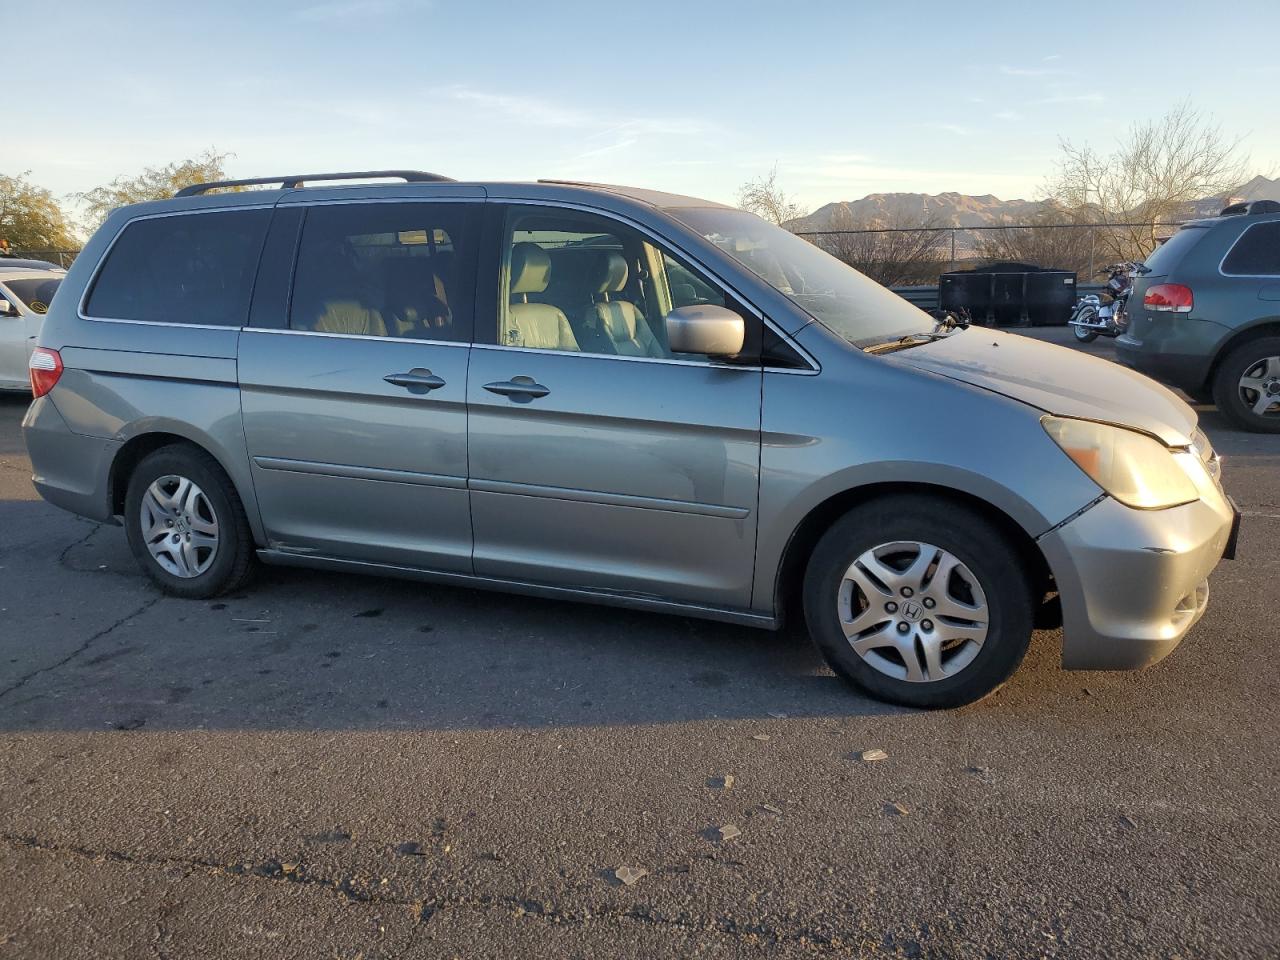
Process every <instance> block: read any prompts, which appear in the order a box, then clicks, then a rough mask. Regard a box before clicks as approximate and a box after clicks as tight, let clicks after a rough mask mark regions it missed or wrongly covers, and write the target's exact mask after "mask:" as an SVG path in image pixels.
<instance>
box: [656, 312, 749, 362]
mask: <svg viewBox="0 0 1280 960" xmlns="http://www.w3.org/2000/svg"><path fill="white" fill-rule="evenodd" d="M746 336H747V328H746V324H744V323H743V322H742V317H740V316H738V315H737V314H736V313H734V312H733V311H732V310H729V309H727V308H725V307H718V306H716V305H715V304H709V303H707V304H695V305H691V306H687V307H676V308H675V309H674V310H672V311H671V312H670V313H668V314H667V344H668V345H669V346H670V347H671V350H672V352H674V353H698V354H703V355H704V356H708V357H733V356H737V355H738V354H739V353H741V352H742V344H743V341H744V340H745V339H746Z"/></svg>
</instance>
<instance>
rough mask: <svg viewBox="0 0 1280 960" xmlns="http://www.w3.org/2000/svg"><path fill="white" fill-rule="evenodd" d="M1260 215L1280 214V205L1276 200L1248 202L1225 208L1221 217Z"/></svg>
mask: <svg viewBox="0 0 1280 960" xmlns="http://www.w3.org/2000/svg"><path fill="white" fill-rule="evenodd" d="M1259 213H1280V203H1277V202H1276V201H1274V200H1246V201H1244V202H1242V203H1233V204H1231V206H1229V207H1223V208H1222V212H1221V213H1220V214H1218V216H1220V217H1242V216H1243V217H1248V216H1253V215H1255V214H1259Z"/></svg>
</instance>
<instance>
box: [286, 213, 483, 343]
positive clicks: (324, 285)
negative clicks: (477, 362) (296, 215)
mask: <svg viewBox="0 0 1280 960" xmlns="http://www.w3.org/2000/svg"><path fill="white" fill-rule="evenodd" d="M474 251H475V241H474V240H473V230H472V215H471V213H470V212H469V211H468V209H467V206H466V205H465V204H448V203H434V202H423V203H368V204H332V205H319V206H315V207H312V208H310V209H309V210H308V211H307V215H306V220H305V222H304V223H303V227H302V241H301V243H300V244H299V247H298V262H297V267H296V269H295V273H294V283H293V296H292V299H291V301H290V307H289V326H290V327H291V328H292V329H294V330H307V331H311V332H314V333H332V334H348V335H355V336H369V337H404V338H407V339H416V340H444V341H454V342H466V341H468V340H469V339H470V337H471V303H472V298H473V296H474V272H473V269H472V268H471V267H470V265H469V262H470V258H472V257H473V256H474Z"/></svg>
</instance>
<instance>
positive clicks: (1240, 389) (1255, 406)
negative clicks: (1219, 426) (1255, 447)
mask: <svg viewBox="0 0 1280 960" xmlns="http://www.w3.org/2000/svg"><path fill="white" fill-rule="evenodd" d="M1213 399H1214V401H1215V402H1216V403H1217V404H1218V409H1219V410H1220V411H1221V412H1222V414H1223V415H1224V416H1226V417H1227V419H1229V420H1231V421H1232V422H1233V423H1235V424H1236V425H1237V426H1239V427H1243V428H1244V429H1245V430H1254V431H1257V432H1260V433H1280V337H1259V338H1258V339H1257V340H1250V341H1249V342H1248V343H1244V344H1241V345H1240V346H1238V347H1236V349H1234V350H1232V351H1231V353H1229V354H1228V355H1227V358H1226V359H1225V360H1223V361H1222V363H1221V365H1219V367H1218V372H1217V373H1216V374H1215V375H1214V378H1213Z"/></svg>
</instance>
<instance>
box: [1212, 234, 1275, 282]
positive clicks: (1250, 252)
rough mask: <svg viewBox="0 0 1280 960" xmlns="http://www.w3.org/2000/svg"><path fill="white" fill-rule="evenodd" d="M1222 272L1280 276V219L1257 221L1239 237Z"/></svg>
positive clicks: (1241, 275)
mask: <svg viewBox="0 0 1280 960" xmlns="http://www.w3.org/2000/svg"><path fill="white" fill-rule="evenodd" d="M1222 272H1223V273H1226V274H1232V275H1234V276H1239V277H1277V276H1280V222H1274V223H1255V224H1254V225H1253V226H1251V227H1250V228H1249V229H1248V230H1246V231H1245V232H1244V233H1242V234H1240V239H1239V240H1237V241H1236V243H1235V246H1233V247H1232V248H1231V252H1230V253H1228V254H1227V258H1226V259H1225V260H1224V261H1222Z"/></svg>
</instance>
